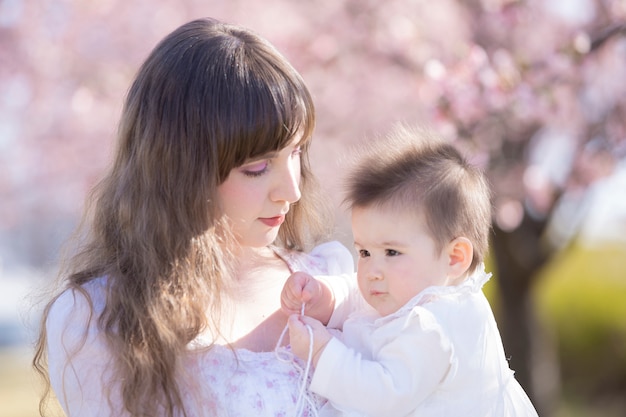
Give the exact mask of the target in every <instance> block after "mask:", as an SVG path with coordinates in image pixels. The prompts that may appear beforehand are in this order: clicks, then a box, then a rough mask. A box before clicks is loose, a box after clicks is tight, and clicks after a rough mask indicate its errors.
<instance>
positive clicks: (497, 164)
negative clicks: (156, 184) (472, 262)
mask: <svg viewBox="0 0 626 417" xmlns="http://www.w3.org/2000/svg"><path fill="white" fill-rule="evenodd" d="M201 16H212V17H216V18H219V19H222V20H226V21H229V22H233V23H239V24H243V25H246V26H248V27H250V28H252V29H254V30H255V31H257V32H259V33H260V34H262V35H263V36H265V37H266V38H268V39H269V40H270V41H271V42H272V43H273V44H274V45H276V46H277V47H278V49H279V50H280V51H282V52H283V53H284V55H285V56H286V57H287V58H288V60H289V61H290V62H291V63H292V64H293V65H294V66H295V67H296V68H297V69H298V70H299V71H300V72H301V74H302V75H303V77H304V79H305V81H306V82H307V84H308V86H309V87H310V89H311V92H312V94H313V96H314V100H315V103H316V105H317V112H318V125H317V129H316V133H315V140H314V146H313V152H312V157H311V159H312V161H311V162H312V165H313V168H314V170H315V172H316V173H317V175H318V178H319V180H320V182H321V183H322V186H323V187H324V189H325V190H328V195H330V196H331V197H332V199H333V203H334V204H335V207H336V218H337V220H336V232H335V238H336V239H339V240H341V241H342V242H344V243H345V244H346V245H347V246H349V247H351V235H350V230H349V224H348V222H347V220H348V217H347V215H346V213H345V212H344V210H343V209H342V208H341V207H339V202H340V200H341V187H340V185H341V183H340V179H341V177H342V175H343V170H342V167H343V166H344V165H345V164H344V162H345V159H346V158H347V157H348V156H349V155H350V150H351V149H353V148H354V147H355V146H367V143H368V142H371V141H374V140H376V137H377V135H381V134H384V133H385V132H386V131H387V130H389V128H390V127H391V126H392V124H393V123H395V122H399V121H400V122H407V123H422V124H427V125H428V126H430V127H431V128H433V129H435V130H437V131H438V132H440V133H441V134H443V135H444V136H446V137H447V138H449V139H450V140H453V141H455V142H456V143H457V144H458V145H459V146H460V147H462V148H463V149H464V150H465V151H466V152H467V153H468V155H470V157H471V159H472V160H473V161H474V162H475V163H477V164H479V165H480V166H482V167H483V168H484V169H485V170H486V171H487V173H488V175H489V178H490V180H491V183H492V186H493V188H494V192H495V199H494V207H495V214H494V221H493V228H494V233H493V241H492V250H491V258H490V260H489V266H488V267H489V269H491V270H492V271H494V279H492V281H491V282H490V283H489V284H488V286H487V288H486V291H487V292H488V296H489V298H490V300H491V302H492V305H493V306H494V310H495V312H496V316H497V319H498V323H499V326H500V329H501V332H502V336H503V339H504V344H505V349H506V352H507V356H509V357H510V363H511V367H512V368H513V369H514V370H515V371H516V376H517V378H518V380H519V381H520V382H521V383H522V385H523V386H524V388H525V389H526V391H527V392H528V393H529V395H530V396H531V398H532V399H533V402H534V403H535V405H536V407H537V408H538V410H539V414H540V415H541V416H546V417H549V416H557V417H564V416H589V415H593V416H600V417H613V416H624V415H626V1H625V0H569V1H563V2H557V1H550V0H543V1H542V0H527V1H521V0H518V1H516V0H466V1H460V0H459V1H455V0H438V1H428V0H385V1H384V2H383V1H376V0H332V1H321V0H299V1H293V0H265V1H252V0H184V1H183V0H124V1H120V0H98V1H86V0H28V1H26V0H0V417H9V416H10V417H22V416H34V415H36V413H37V401H38V395H39V390H40V386H39V383H38V381H37V379H36V378H35V376H34V375H33V374H32V372H31V371H30V368H29V366H30V365H29V360H30V357H31V355H32V341H33V337H34V333H35V331H36V329H37V326H38V323H37V320H38V314H39V311H40V308H41V304H40V303H39V301H40V300H39V298H38V296H37V294H38V293H39V292H40V290H41V289H42V288H45V287H46V285H48V284H49V283H50V282H52V281H53V280H54V279H55V271H56V265H57V261H58V259H59V252H60V248H61V246H62V244H63V242H64V241H65V240H66V239H67V238H68V237H69V235H70V234H71V232H72V230H73V229H74V227H75V226H76V225H77V222H78V221H79V218H80V213H81V209H82V205H83V200H84V198H85V195H86V193H87V192H88V190H89V189H90V187H92V186H93V185H94V183H95V181H96V180H97V179H98V178H99V176H100V175H101V173H102V172H103V170H104V169H105V168H106V165H107V163H108V161H109V159H110V156H111V149H112V144H113V140H114V136H115V131H116V127H117V126H116V124H117V120H118V117H119V114H120V110H121V106H122V101H123V98H124V95H125V92H126V90H127V88H128V86H129V84H130V81H131V78H132V77H133V75H134V73H135V71H136V70H137V68H138V66H139V65H140V63H141V62H142V60H143V59H144V58H145V57H146V56H147V54H148V53H149V51H150V50H151V49H152V48H153V46H154V45H155V44H156V42H158V41H159V40H160V39H161V38H162V37H164V36H165V35H166V34H167V33H169V32H170V31H171V30H173V29H174V28H176V27H177V26H179V25H180V24H182V23H184V22H186V21H189V20H192V19H194V18H196V17H201Z"/></svg>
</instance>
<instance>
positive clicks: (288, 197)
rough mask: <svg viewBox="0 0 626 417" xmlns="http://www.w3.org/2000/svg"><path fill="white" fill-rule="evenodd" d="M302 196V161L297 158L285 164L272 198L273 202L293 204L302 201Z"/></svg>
mask: <svg viewBox="0 0 626 417" xmlns="http://www.w3.org/2000/svg"><path fill="white" fill-rule="evenodd" d="M301 196H302V194H301V193H300V160H299V158H297V159H295V160H292V161H289V162H288V163H287V164H285V166H284V167H283V169H282V170H281V173H280V175H279V176H278V178H277V182H276V185H275V187H274V190H273V191H272V194H271V196H270V197H271V199H272V200H273V201H286V202H288V203H289V204H293V203H295V202H297V201H298V200H300V197H301Z"/></svg>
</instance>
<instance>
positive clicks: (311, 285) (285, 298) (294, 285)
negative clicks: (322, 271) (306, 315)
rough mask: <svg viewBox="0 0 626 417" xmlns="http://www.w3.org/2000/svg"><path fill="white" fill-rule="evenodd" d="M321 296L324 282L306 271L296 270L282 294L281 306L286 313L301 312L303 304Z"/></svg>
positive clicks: (288, 279) (286, 283)
mask: <svg viewBox="0 0 626 417" xmlns="http://www.w3.org/2000/svg"><path fill="white" fill-rule="evenodd" d="M321 296H322V284H321V283H320V282H319V281H318V280H316V279H315V278H313V277H312V276H311V275H309V274H307V273H306V272H294V273H293V274H291V276H290V277H289V278H287V281H286V282H285V286H284V287H283V291H282V293H281V294H280V306H281V308H282V310H283V311H284V312H285V313H286V314H289V315H291V314H300V313H301V308H302V304H305V305H306V303H308V302H310V301H314V300H315V298H316V297H321ZM305 310H306V309H305Z"/></svg>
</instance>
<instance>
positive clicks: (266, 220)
mask: <svg viewBox="0 0 626 417" xmlns="http://www.w3.org/2000/svg"><path fill="white" fill-rule="evenodd" d="M259 220H260V221H261V222H262V223H263V224H265V225H267V226H269V227H276V226H280V225H281V224H283V222H284V221H285V216H275V217H260V218H259Z"/></svg>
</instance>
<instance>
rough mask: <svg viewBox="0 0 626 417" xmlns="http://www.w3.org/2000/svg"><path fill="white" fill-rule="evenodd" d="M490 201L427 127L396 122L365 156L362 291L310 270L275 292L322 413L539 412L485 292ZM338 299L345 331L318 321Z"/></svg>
mask: <svg viewBox="0 0 626 417" xmlns="http://www.w3.org/2000/svg"><path fill="white" fill-rule="evenodd" d="M490 200H491V199H490V191H489V187H488V184H487V181H486V180H485V178H484V176H483V173H482V172H481V171H480V170H478V169H477V168H475V167H473V166H472V165H470V164H469V163H468V162H467V161H466V160H465V159H464V158H463V157H462V156H461V154H460V153H459V152H458V151H457V149H456V148H455V147H453V146H452V145H450V144H448V143H446V142H445V141H443V140H442V139H439V138H437V137H436V136H434V135H433V134H432V133H429V132H427V131H425V130H420V129H409V128H406V127H400V128H398V129H396V130H394V131H393V132H392V134H391V135H389V136H388V137H387V138H386V140H383V141H379V144H378V146H375V148H374V149H372V150H371V152H369V153H368V154H367V155H366V156H364V157H363V158H362V159H361V160H360V162H359V163H358V165H357V167H356V169H355V170H354V171H353V172H352V174H351V175H350V176H349V179H348V194H347V198H346V202H347V203H348V205H349V207H350V209H351V210H352V231H353V235H354V245H355V248H356V250H357V252H358V265H357V267H358V272H357V274H356V279H357V281H358V288H359V290H360V295H359V294H354V293H352V294H347V296H343V297H341V296H339V295H338V294H333V293H332V292H331V291H330V290H329V289H328V286H327V285H326V284H325V282H326V281H327V280H329V279H333V277H313V276H311V275H308V274H306V273H295V274H293V275H292V276H291V277H290V278H289V279H288V281H287V282H286V284H285V286H284V288H283V292H282V295H281V304H282V308H283V310H284V311H285V312H287V313H289V314H291V317H290V318H289V337H290V344H291V348H292V350H293V353H294V354H295V355H296V356H298V357H300V358H301V359H303V360H305V361H306V360H307V359H308V360H310V361H311V365H312V367H313V370H314V372H313V377H312V380H311V384H310V386H309V389H310V391H312V392H314V393H316V394H318V395H321V396H323V397H325V398H327V399H328V400H329V401H328V403H327V404H326V405H325V406H324V408H323V409H322V410H321V411H320V415H322V416H329V415H341V416H357V415H359V416H362V415H367V416H387V417H388V416H420V417H427V416H437V417H444V416H454V417H456V416H480V417H485V416H493V417H506V416H537V413H536V411H535V409H534V407H533V405H532V404H531V402H530V400H529V398H528V396H527V395H526V393H525V392H524V391H523V389H522V388H521V386H520V385H519V383H518V382H517V381H516V380H515V378H514V377H513V371H511V370H510V369H509V366H508V362H507V360H506V358H505V354H504V348H503V346H502V341H501V338H500V333H499V331H498V328H497V325H496V322H495V319H494V316H493V313H492V311H491V308H490V305H489V303H488V301H487V299H486V298H485V296H484V294H483V292H482V287H483V285H484V284H485V282H487V280H488V279H489V277H490V275H489V274H486V273H485V272H484V266H483V260H484V257H485V255H486V252H487V249H488V245H489V242H488V241H489V233H490V227H491V202H490ZM344 279H346V277H344ZM335 297H336V298H337V299H336V300H335V299H334V298H335ZM303 303H305V312H306V315H304V316H303V315H301V314H299V312H300V309H301V306H302V304H303ZM333 306H334V307H333ZM333 308H334V309H337V310H340V311H349V312H350V314H349V316H347V314H343V318H341V319H340V321H341V320H343V319H345V321H343V323H339V324H340V325H341V324H342V325H343V331H342V332H336V333H331V332H329V331H328V330H327V328H326V327H325V326H324V325H323V324H322V322H324V323H326V322H327V321H328V318H329V317H330V315H331V313H332V312H333ZM338 316H339V317H341V316H342V314H337V311H335V314H334V315H333V319H334V318H335V317H338ZM346 316H347V318H346ZM331 325H332V323H330V324H329V327H331ZM338 327H340V326H338ZM309 355H311V357H309Z"/></svg>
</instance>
